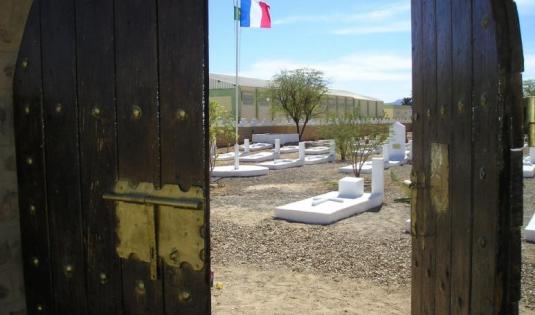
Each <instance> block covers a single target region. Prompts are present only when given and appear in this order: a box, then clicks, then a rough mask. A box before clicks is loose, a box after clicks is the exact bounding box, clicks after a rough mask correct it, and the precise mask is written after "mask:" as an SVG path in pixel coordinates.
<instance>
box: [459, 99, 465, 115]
mask: <svg viewBox="0 0 535 315" xmlns="http://www.w3.org/2000/svg"><path fill="white" fill-rule="evenodd" d="M457 111H458V112H459V113H462V112H464V103H463V101H459V103H457Z"/></svg>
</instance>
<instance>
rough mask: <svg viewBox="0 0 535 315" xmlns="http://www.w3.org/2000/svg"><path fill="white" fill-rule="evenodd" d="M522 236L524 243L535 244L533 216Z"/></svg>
mask: <svg viewBox="0 0 535 315" xmlns="http://www.w3.org/2000/svg"><path fill="white" fill-rule="evenodd" d="M524 235H525V237H526V241H528V242H532V243H535V214H534V215H533V216H532V217H531V220H529V223H528V226H526V230H525V233H524Z"/></svg>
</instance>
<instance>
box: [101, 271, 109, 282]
mask: <svg viewBox="0 0 535 315" xmlns="http://www.w3.org/2000/svg"><path fill="white" fill-rule="evenodd" d="M99 278H100V284H106V283H108V276H106V274H105V273H104V272H101V273H100V276H99Z"/></svg>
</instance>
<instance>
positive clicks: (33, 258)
mask: <svg viewBox="0 0 535 315" xmlns="http://www.w3.org/2000/svg"><path fill="white" fill-rule="evenodd" d="M32 265H34V267H38V266H39V258H37V257H32Z"/></svg>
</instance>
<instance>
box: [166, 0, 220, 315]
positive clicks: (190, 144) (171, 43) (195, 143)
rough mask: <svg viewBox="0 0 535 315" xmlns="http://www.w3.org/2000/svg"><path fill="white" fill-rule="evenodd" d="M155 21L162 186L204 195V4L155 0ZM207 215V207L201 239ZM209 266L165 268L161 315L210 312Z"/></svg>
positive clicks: (206, 252)
mask: <svg viewBox="0 0 535 315" xmlns="http://www.w3.org/2000/svg"><path fill="white" fill-rule="evenodd" d="M158 23H159V24H158V30H159V65H160V68H159V69H160V71H159V74H160V101H161V107H160V108H161V146H162V148H161V152H162V182H163V184H175V185H176V184H179V185H180V187H181V188H182V189H184V190H187V189H189V187H191V185H195V186H198V187H201V188H204V190H205V192H206V194H205V195H206V196H208V195H207V194H208V185H207V182H208V178H209V175H208V167H207V165H208V155H207V153H208V151H209V150H208V149H207V143H208V141H207V136H208V127H207V119H206V118H207V116H206V115H207V113H208V108H207V107H208V102H207V100H208V97H207V94H206V93H207V91H208V84H207V80H208V68H207V65H208V50H207V48H208V43H207V30H208V28H207V27H208V24H207V23H208V2H207V1H197V0H188V1H182V2H177V1H173V0H158ZM182 114H183V115H184V116H182ZM177 211H180V210H177ZM208 214H209V211H208V209H206V212H205V216H204V220H205V225H204V229H205V231H204V235H209V225H208V223H209V217H208ZM205 248H210V245H209V239H208V237H206V238H205ZM208 259H209V251H208V250H206V251H205V262H209V260H208ZM209 266H210V265H209V263H206V264H205V268H204V269H203V270H202V271H194V270H193V269H191V268H188V266H184V267H183V268H172V267H169V266H164V273H163V277H164V284H165V286H164V292H165V296H164V299H165V313H166V314H209V313H210V307H211V305H210V286H209V272H210V268H209ZM185 292H186V293H187V296H188V298H184V293H185ZM181 297H182V298H181Z"/></svg>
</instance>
